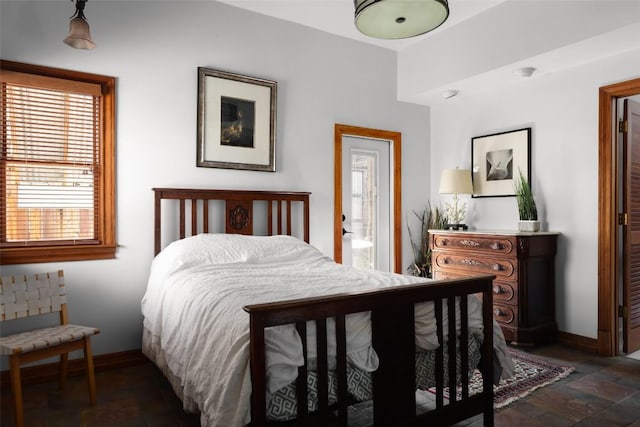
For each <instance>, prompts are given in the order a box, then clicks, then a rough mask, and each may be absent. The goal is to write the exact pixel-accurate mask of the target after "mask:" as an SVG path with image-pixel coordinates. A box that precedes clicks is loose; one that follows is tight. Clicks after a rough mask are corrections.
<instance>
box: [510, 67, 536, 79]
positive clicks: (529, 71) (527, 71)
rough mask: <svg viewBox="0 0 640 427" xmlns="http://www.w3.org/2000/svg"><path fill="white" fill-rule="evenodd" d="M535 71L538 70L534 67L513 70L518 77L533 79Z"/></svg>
mask: <svg viewBox="0 0 640 427" xmlns="http://www.w3.org/2000/svg"><path fill="white" fill-rule="evenodd" d="M535 71H536V69H535V68H533V67H522V68H516V69H515V70H513V74H515V75H516V76H518V77H531V76H532V75H533V73H534V72H535Z"/></svg>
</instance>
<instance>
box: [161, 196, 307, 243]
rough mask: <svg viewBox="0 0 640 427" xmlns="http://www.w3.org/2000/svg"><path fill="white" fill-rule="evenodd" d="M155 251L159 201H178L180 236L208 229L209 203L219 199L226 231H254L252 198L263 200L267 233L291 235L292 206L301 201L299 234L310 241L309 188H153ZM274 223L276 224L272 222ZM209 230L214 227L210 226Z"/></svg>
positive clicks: (209, 219)
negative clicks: (298, 189)
mask: <svg viewBox="0 0 640 427" xmlns="http://www.w3.org/2000/svg"><path fill="white" fill-rule="evenodd" d="M153 191H154V193H155V205H154V255H157V254H158V253H159V252H160V251H161V250H162V231H163V228H165V227H164V226H163V222H162V201H163V200H169V201H177V203H176V204H177V207H178V209H179V223H178V227H179V238H180V239H184V238H185V237H188V236H194V235H196V234H198V233H199V232H200V233H209V232H210V231H209V230H210V229H211V227H210V222H211V217H210V210H211V209H210V207H211V204H212V203H213V202H217V203H222V205H223V207H222V212H223V214H224V216H225V219H224V230H222V231H220V232H224V233H228V234H248V235H252V234H254V224H256V220H259V218H257V215H255V213H256V210H255V205H256V203H255V202H264V203H263V204H266V207H265V209H263V210H264V216H265V217H266V218H264V221H265V222H262V223H261V224H264V226H265V231H266V235H269V236H272V235H274V234H288V235H292V215H293V212H292V206H293V205H294V204H301V207H302V210H301V213H300V215H301V218H300V220H301V221H302V238H303V239H304V241H305V242H307V243H309V196H310V195H311V193H309V192H291V191H253V190H206V189H188V188H154V189H153ZM170 203H171V202H170ZM189 211H190V223H191V227H190V234H187V222H188V219H187V213H188V212H189ZM274 223H275V226H274ZM211 232H216V230H213V229H211Z"/></svg>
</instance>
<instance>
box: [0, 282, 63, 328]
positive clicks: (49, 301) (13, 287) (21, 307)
mask: <svg viewBox="0 0 640 427" xmlns="http://www.w3.org/2000/svg"><path fill="white" fill-rule="evenodd" d="M66 302H67V294H66V291H65V289H64V272H63V271H62V270H58V271H54V272H51V273H38V274H32V275H20V276H5V277H1V278H0V321H5V320H12V319H19V318H21V317H29V316H37V315H40V314H45V313H53V312H61V315H62V313H63V312H66ZM65 314H66V313H65ZM65 317H66V316H65Z"/></svg>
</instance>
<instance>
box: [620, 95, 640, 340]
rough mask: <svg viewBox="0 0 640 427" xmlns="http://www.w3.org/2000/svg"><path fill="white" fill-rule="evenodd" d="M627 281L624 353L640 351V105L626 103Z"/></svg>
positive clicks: (625, 270)
mask: <svg viewBox="0 0 640 427" xmlns="http://www.w3.org/2000/svg"><path fill="white" fill-rule="evenodd" d="M622 123H623V124H622V128H623V129H621V130H622V142H623V147H624V154H623V157H624V158H623V165H624V166H623V169H624V170H623V177H624V178H623V179H624V182H623V194H624V200H623V212H625V213H626V214H627V218H626V225H627V226H626V227H624V232H623V238H622V239H623V247H624V255H623V257H624V263H623V264H624V267H623V274H624V281H623V290H622V306H623V308H622V322H623V323H622V324H623V327H622V329H623V331H622V332H623V345H622V351H624V352H625V353H632V352H634V351H636V350H638V349H640V103H638V102H635V101H632V100H630V99H625V100H624V112H623V122H622Z"/></svg>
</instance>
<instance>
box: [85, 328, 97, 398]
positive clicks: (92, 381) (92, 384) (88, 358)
mask: <svg viewBox="0 0 640 427" xmlns="http://www.w3.org/2000/svg"><path fill="white" fill-rule="evenodd" d="M84 360H85V362H86V364H87V381H88V382H89V402H91V404H92V405H95V404H96V377H95V375H94V372H93V354H92V353H91V337H84Z"/></svg>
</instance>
